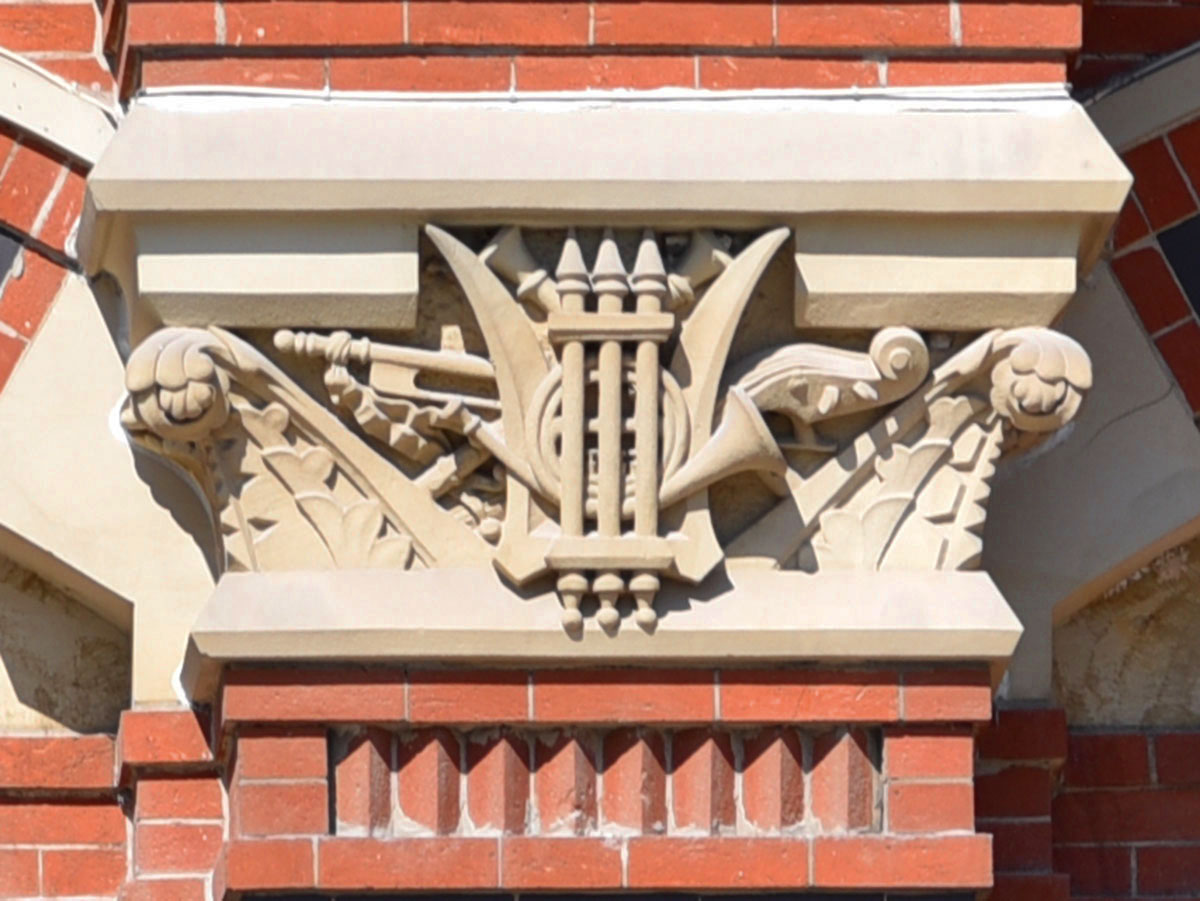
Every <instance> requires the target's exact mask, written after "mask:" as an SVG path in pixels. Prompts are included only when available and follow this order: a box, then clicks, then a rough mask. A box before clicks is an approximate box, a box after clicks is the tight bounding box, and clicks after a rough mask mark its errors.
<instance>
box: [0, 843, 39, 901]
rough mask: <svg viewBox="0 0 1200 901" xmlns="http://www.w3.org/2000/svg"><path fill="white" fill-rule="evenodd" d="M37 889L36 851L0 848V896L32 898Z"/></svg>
mask: <svg viewBox="0 0 1200 901" xmlns="http://www.w3.org/2000/svg"><path fill="white" fill-rule="evenodd" d="M38 891H39V888H38V852H37V851H36V850H32V849H31V850H28V851H6V850H4V849H0V896H3V897H22V896H24V897H29V898H32V897H36V896H37V894H38Z"/></svg>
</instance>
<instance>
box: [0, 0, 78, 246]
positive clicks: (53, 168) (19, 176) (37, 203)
mask: <svg viewBox="0 0 1200 901" xmlns="http://www.w3.org/2000/svg"><path fill="white" fill-rule="evenodd" d="M3 9H4V7H2V6H0V10H3ZM62 171H63V164H62V163H61V162H60V161H59V160H58V159H57V158H56V157H54V156H52V155H51V154H50V152H49V151H46V150H43V149H41V148H39V147H34V146H32V145H30V144H26V143H24V142H22V143H21V144H19V145H18V147H17V151H16V153H15V154H14V155H13V157H12V159H11V160H10V162H9V164H8V170H7V171H6V172H5V173H4V179H3V181H0V221H2V222H4V223H5V224H6V225H9V226H11V227H12V228H15V229H17V230H18V231H23V232H26V233H28V234H31V233H32V231H33V227H34V223H35V221H36V220H37V218H38V214H39V213H40V212H41V210H42V207H43V206H44V205H45V203H46V200H47V199H48V198H49V197H50V194H51V192H52V191H53V190H54V186H55V184H57V182H58V177H59V175H60V174H61V173H62Z"/></svg>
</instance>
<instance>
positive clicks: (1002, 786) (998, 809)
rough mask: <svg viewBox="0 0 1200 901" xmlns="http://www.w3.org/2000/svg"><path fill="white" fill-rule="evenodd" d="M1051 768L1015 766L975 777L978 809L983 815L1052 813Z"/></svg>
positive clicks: (1013, 815) (1039, 815) (1002, 815)
mask: <svg viewBox="0 0 1200 901" xmlns="http://www.w3.org/2000/svg"><path fill="white" fill-rule="evenodd" d="M1052 786H1053V781H1052V777H1051V775H1050V771H1049V770H1046V769H1042V768H1040V767H1030V766H1012V767H1008V768H1007V769H1003V770H1000V771H999V772H998V773H988V774H986V775H981V776H977V777H976V778H975V808H976V813H977V814H978V815H979V816H981V817H1042V816H1049V815H1050V793H1051V791H1052Z"/></svg>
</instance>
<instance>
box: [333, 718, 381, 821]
mask: <svg viewBox="0 0 1200 901" xmlns="http://www.w3.org/2000/svg"><path fill="white" fill-rule="evenodd" d="M391 766H392V736H391V734H390V733H388V732H384V731H383V730H382V729H368V730H367V731H366V732H364V733H363V734H362V735H358V736H355V737H354V738H353V739H352V740H351V742H350V747H349V750H348V751H347V753H346V756H345V757H343V758H342V759H341V760H340V761H338V763H337V766H336V767H335V769H334V787H335V795H336V801H337V829H338V833H339V834H345V835H386V834H387V831H388V826H389V823H390V820H391V816H392V791H391V789H392V780H391Z"/></svg>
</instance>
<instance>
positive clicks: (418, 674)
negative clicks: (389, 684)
mask: <svg viewBox="0 0 1200 901" xmlns="http://www.w3.org/2000/svg"><path fill="white" fill-rule="evenodd" d="M408 706H409V714H408V715H409V719H410V720H411V721H412V722H414V723H436V724H439V725H449V724H453V723H462V724H464V725H474V724H482V723H518V722H523V721H525V720H526V719H527V718H528V716H529V677H528V676H527V675H526V674H525V673H524V672H522V671H520V670H500V671H496V672H490V671H482V670H480V671H471V670H455V671H436V670H417V671H414V672H412V673H410V674H409V689H408Z"/></svg>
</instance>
